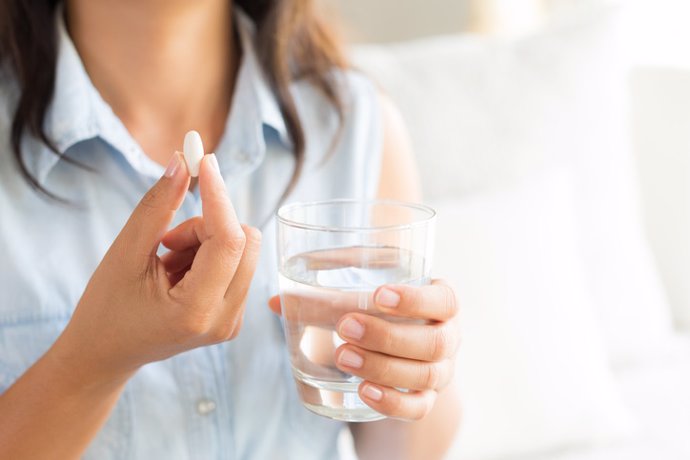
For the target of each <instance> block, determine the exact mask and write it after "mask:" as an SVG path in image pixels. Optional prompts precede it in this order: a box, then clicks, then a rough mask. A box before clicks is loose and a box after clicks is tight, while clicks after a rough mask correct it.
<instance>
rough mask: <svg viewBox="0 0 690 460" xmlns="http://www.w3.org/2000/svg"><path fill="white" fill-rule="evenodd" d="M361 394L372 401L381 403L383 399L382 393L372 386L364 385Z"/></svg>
mask: <svg viewBox="0 0 690 460" xmlns="http://www.w3.org/2000/svg"><path fill="white" fill-rule="evenodd" d="M362 393H363V394H364V396H365V397H367V398H368V399H371V400H374V401H381V399H383V391H381V390H379V389H378V388H376V387H375V386H373V385H364V388H363V389H362Z"/></svg>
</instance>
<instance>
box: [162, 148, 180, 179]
mask: <svg viewBox="0 0 690 460" xmlns="http://www.w3.org/2000/svg"><path fill="white" fill-rule="evenodd" d="M180 163H181V162H180V154H179V152H175V153H173V156H172V158H170V161H169V162H168V166H167V167H166V168H165V177H173V176H174V175H175V173H176V172H177V170H178V169H180Z"/></svg>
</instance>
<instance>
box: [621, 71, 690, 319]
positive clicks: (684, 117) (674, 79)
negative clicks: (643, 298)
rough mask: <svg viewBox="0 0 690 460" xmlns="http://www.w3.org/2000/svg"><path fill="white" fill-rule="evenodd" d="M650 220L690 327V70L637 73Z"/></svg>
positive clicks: (676, 305) (678, 315)
mask: <svg viewBox="0 0 690 460" xmlns="http://www.w3.org/2000/svg"><path fill="white" fill-rule="evenodd" d="M631 81H632V88H633V95H634V99H633V103H634V108H635V110H634V114H635V116H634V130H633V132H634V133H635V141H636V142H635V145H636V147H637V149H636V150H637V157H638V160H639V164H640V179H641V183H642V197H643V204H644V211H645V223H646V226H647V231H648V234H649V236H650V241H651V244H652V247H653V248H654V253H655V254H656V256H657V260H658V264H659V269H660V270H661V274H662V276H663V280H664V283H665V285H666V288H667V292H668V296H669V301H670V303H671V306H672V308H673V313H674V317H675V320H676V323H677V325H678V326H679V327H680V328H682V329H687V330H690V71H689V70H678V69H676V70H673V69H645V70H643V69H640V70H637V71H635V72H634V73H633V76H632V79H631Z"/></svg>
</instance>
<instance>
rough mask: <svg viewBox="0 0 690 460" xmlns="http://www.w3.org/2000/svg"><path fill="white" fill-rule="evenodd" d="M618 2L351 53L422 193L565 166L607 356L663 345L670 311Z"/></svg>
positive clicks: (444, 193)
mask: <svg viewBox="0 0 690 460" xmlns="http://www.w3.org/2000/svg"><path fill="white" fill-rule="evenodd" d="M618 37H619V31H618V11H617V10H616V9H613V10H609V9H605V10H603V11H600V12H599V14H597V15H590V16H587V17H584V18H581V19H580V20H578V21H574V22H572V23H569V24H566V25H561V26H559V27H554V28H552V29H551V30H547V31H544V32H543V33H540V34H537V35H534V36H532V37H528V38H525V39H522V40H518V41H497V40H490V39H481V38H478V37H467V36H456V37H443V38H436V39H432V40H424V41H418V42H414V43H409V44H400V45H395V46H388V47H366V48H362V49H360V50H359V52H358V53H357V54H356V57H357V62H358V64H359V65H360V67H362V68H363V69H364V70H365V71H367V72H368V73H370V74H371V75H372V76H373V77H374V78H375V79H376V80H377V81H378V82H379V83H380V84H381V85H382V87H383V88H384V89H385V90H386V91H388V92H389V93H390V94H391V96H392V97H393V99H394V100H395V101H396V102H397V103H398V105H399V106H400V108H401V110H402V112H403V116H404V117H405V118H406V119H407V122H408V125H409V127H410V132H411V137H412V140H413V143H414V147H415V149H416V152H417V156H418V163H419V165H420V169H421V172H422V179H423V182H424V185H425V193H426V196H427V197H428V198H432V199H448V200H450V199H454V198H461V197H463V196H466V195H467V194H468V193H474V192H478V191H481V190H490V189H492V188H495V187H500V186H502V185H505V184H508V183H511V182H515V181H519V180H520V178H522V177H525V176H526V175H529V174H532V173H534V171H538V170H540V169H542V168H544V167H546V166H547V165H552V164H562V165H565V166H566V167H567V168H569V169H572V170H573V171H574V172H575V176H574V180H575V183H576V187H577V191H578V193H577V202H576V206H577V218H578V220H577V224H578V229H579V237H578V238H579V244H580V249H581V251H582V253H583V255H584V257H585V265H586V274H587V282H588V284H589V286H590V288H591V289H592V291H593V296H594V297H593V300H594V302H595V304H596V305H597V308H598V312H599V314H600V315H601V317H602V319H603V320H604V327H605V331H606V342H607V345H608V348H609V350H610V352H611V357H612V358H613V360H614V361H616V362H625V361H631V360H635V359H639V358H640V357H642V356H645V355H648V354H650V353H651V354H653V353H654V352H655V350H657V349H659V348H662V347H664V346H665V344H666V341H667V340H668V338H669V337H670V315H669V309H668V305H667V303H666V299H665V296H664V292H663V289H662V287H661V285H660V282H659V279H658V274H657V272H656V269H655V266H654V261H653V258H652V257H651V254H650V251H649V248H648V246H647V243H646V241H645V240H644V237H643V234H642V231H641V224H640V219H639V215H638V206H639V203H638V201H637V196H636V194H637V191H636V189H635V188H634V181H635V174H634V168H633V165H632V158H631V157H632V155H631V149H630V145H629V130H628V126H627V123H626V116H627V103H626V101H627V99H626V97H627V85H626V81H627V73H626V71H627V69H626V67H625V61H624V60H623V56H624V55H625V53H624V52H623V51H622V50H621V46H619V45H620V43H619V41H618Z"/></svg>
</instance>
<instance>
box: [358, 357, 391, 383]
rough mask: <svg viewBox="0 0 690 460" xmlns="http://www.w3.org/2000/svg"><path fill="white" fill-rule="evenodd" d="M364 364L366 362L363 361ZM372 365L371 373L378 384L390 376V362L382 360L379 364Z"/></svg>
mask: <svg viewBox="0 0 690 460" xmlns="http://www.w3.org/2000/svg"><path fill="white" fill-rule="evenodd" d="M364 362H365V363H366V362H367V360H366V359H365V360H364ZM373 364H374V365H372V366H371V372H372V374H373V375H374V378H375V380H376V381H377V382H378V383H380V382H382V381H384V380H385V379H387V378H388V377H389V376H390V375H391V371H392V367H391V362H390V360H388V359H382V360H381V362H380V363H373Z"/></svg>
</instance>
